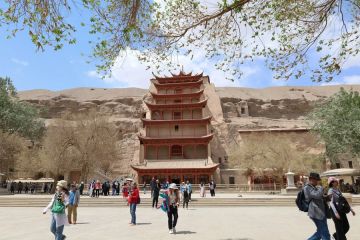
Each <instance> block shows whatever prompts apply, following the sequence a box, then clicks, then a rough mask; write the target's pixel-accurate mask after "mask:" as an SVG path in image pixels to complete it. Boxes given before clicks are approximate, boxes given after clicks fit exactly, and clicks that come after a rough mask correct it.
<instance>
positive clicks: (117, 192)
mask: <svg viewBox="0 0 360 240" xmlns="http://www.w3.org/2000/svg"><path fill="white" fill-rule="evenodd" d="M115 186H116V195H120V183H119V181H116V182H115Z"/></svg>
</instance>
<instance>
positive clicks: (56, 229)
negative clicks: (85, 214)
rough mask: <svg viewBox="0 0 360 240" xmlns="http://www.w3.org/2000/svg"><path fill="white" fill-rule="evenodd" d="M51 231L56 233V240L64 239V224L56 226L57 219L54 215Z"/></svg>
mask: <svg viewBox="0 0 360 240" xmlns="http://www.w3.org/2000/svg"><path fill="white" fill-rule="evenodd" d="M50 231H51V232H52V233H53V234H54V236H55V240H62V239H63V238H64V235H63V231H64V225H62V226H60V227H56V221H55V218H54V216H53V217H52V219H51V226H50Z"/></svg>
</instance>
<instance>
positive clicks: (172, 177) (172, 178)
mask: <svg viewBox="0 0 360 240" xmlns="http://www.w3.org/2000/svg"><path fill="white" fill-rule="evenodd" d="M180 182H181V179H180V177H179V176H171V183H176V184H180Z"/></svg>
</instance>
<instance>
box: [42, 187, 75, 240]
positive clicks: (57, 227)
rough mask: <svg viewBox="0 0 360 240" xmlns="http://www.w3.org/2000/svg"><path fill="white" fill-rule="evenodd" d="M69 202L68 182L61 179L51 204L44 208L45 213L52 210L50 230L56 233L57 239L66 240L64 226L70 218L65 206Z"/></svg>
mask: <svg viewBox="0 0 360 240" xmlns="http://www.w3.org/2000/svg"><path fill="white" fill-rule="evenodd" d="M68 202H69V191H68V190H67V182H66V181H64V180H61V181H59V182H58V183H57V185H56V192H55V194H54V197H53V198H52V199H51V201H50V203H49V205H48V206H47V207H46V208H45V209H44V210H43V214H46V213H47V211H49V210H51V212H52V216H51V225H50V231H51V232H52V233H53V234H54V236H55V240H64V239H65V238H66V236H65V235H63V232H64V226H65V225H68V224H69V223H68V218H67V217H66V213H65V208H66V206H67V205H68Z"/></svg>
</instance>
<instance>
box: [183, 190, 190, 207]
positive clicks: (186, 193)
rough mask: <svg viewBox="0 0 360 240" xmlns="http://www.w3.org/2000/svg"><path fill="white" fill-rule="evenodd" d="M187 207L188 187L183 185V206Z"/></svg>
mask: <svg viewBox="0 0 360 240" xmlns="http://www.w3.org/2000/svg"><path fill="white" fill-rule="evenodd" d="M185 206H186V209H188V207H189V189H188V188H187V186H185V187H184V192H183V208H185Z"/></svg>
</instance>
